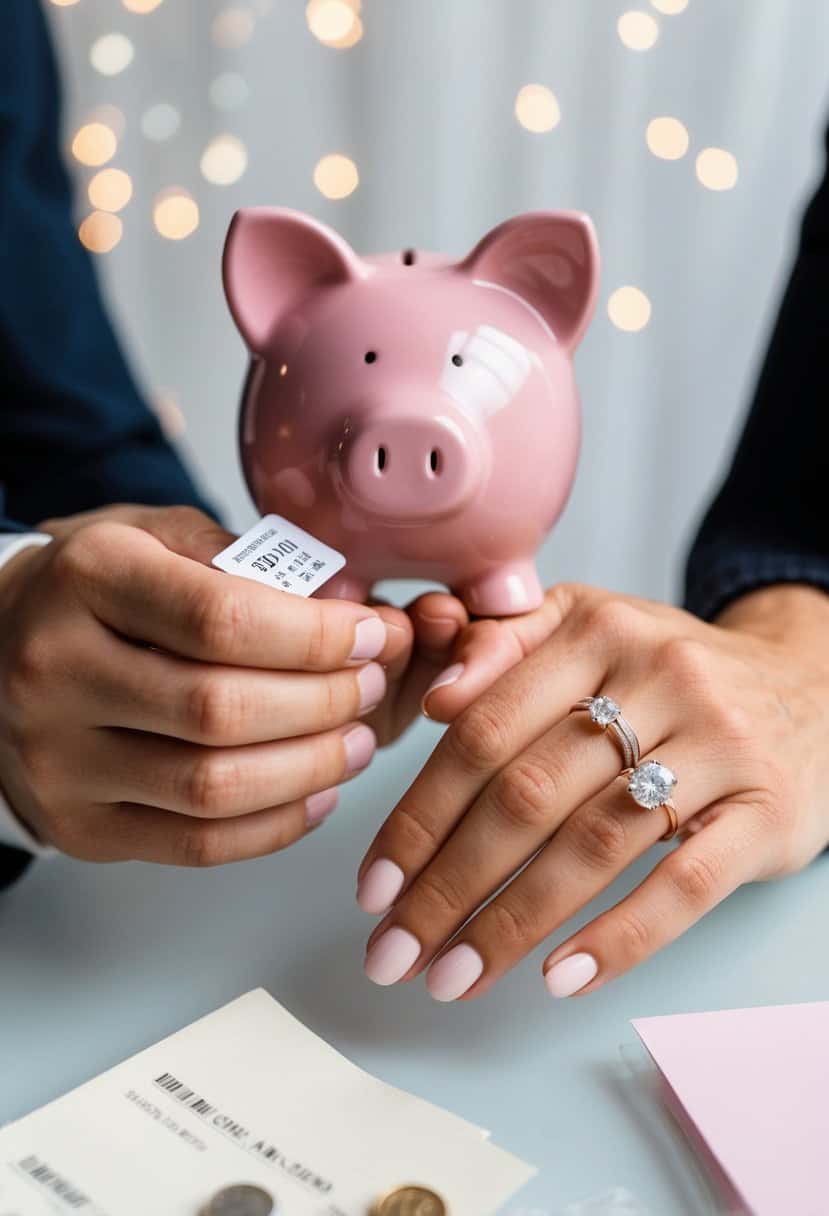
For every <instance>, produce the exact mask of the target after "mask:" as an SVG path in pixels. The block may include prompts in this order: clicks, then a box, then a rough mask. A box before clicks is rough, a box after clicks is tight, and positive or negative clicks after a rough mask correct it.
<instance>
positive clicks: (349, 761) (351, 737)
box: [343, 723, 377, 777]
mask: <svg viewBox="0 0 829 1216" xmlns="http://www.w3.org/2000/svg"><path fill="white" fill-rule="evenodd" d="M343 747H344V748H345V771H346V775H347V776H349V777H350V776H351V775H352V773H359V772H360V770H361V769H364V768H365V767H366V765H367V764H368V762H369V760H370V759H371V757H372V756H373V755H374V753H375V751H376V749H377V737H376V735H375V734H374V731H373V730H372V729H371V727H370V726H365V725H363V723H360V725H359V726H352V727H351V729H350V730H347V731H346V732H345V734H344V735H343Z"/></svg>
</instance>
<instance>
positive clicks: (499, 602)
mask: <svg viewBox="0 0 829 1216" xmlns="http://www.w3.org/2000/svg"><path fill="white" fill-rule="evenodd" d="M457 592H458V595H459V596H460V598H461V599H462V600H463V602H464V604H465V605H466V607H467V609H468V610H469V612H471V613H472V614H473V615H474V616H516V615H517V614H518V613H520V612H532V611H533V609H535V608H540V607H541V603H542V600H543V599H544V591H543V589H542V586H541V583H540V582H539V580H538V573H537V571H536V568H535V562H533V561H523V562H511V563H510V564H509V565H504V566H499V567H498V568H497V569H496V570H490V571H488V572H487V573H486V574H482V575H481V576H480V577H479V578H475V579H470V581H469V582H468V583H464V584H463V585H462V586H461V587H458V589H457Z"/></svg>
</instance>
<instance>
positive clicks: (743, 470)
mask: <svg viewBox="0 0 829 1216" xmlns="http://www.w3.org/2000/svg"><path fill="white" fill-rule="evenodd" d="M773 583H809V584H811V585H812V586H814V587H819V588H822V589H823V590H825V591H829V174H827V175H826V176H825V177H824V179H823V181H822V183H821V185H820V188H819V189H818V191H817V194H816V195H815V196H814V198H813V199H812V201H811V203H810V204H809V207H808V208H807V211H806V214H805V217H804V220H803V225H802V230H801V235H800V244H799V249H798V253H797V258H796V261H795V265H794V269H793V271H792V275H791V278H790V280H789V284H788V287H787V290H786V294H785V296H784V298H783V303H782V305H781V308H780V313H779V315H778V318H777V322H776V325H775V328H774V333H773V335H772V339H771V343H770V345H769V349H768V353H767V355H766V358H765V362H764V365H763V369H762V372H761V374H760V378H759V381H758V384H757V389H756V392H755V395H754V401H753V403H752V406H751V410H750V411H749V415H748V420H747V422H746V425H745V429H744V431H743V434H742V438H741V439H740V442H739V445H738V447H737V451H736V454H735V456H734V460H733V463H732V465H731V469H730V471H729V473H728V476H727V477H726V480H725V483H724V484H723V486H722V488H721V489H720V491H719V494H718V495H717V497H716V498H715V500H714V502H713V503H712V505H711V507H710V508H709V510H708V513H707V515H706V516H705V519H704V521H703V523H702V526H701V528H700V530H699V533H698V535H697V538H696V540H695V541H694V544H693V547H692V549H691V553H690V556H689V559H688V566H687V572H686V588H685V602H686V605H687V607H688V608H690V609H691V611H692V612H695V613H697V615H699V616H701V617H704V618H706V619H708V620H710V619H712V618H713V617H714V616H716V615H717V613H718V612H720V611H721V610H722V609H723V608H724V607H725V606H726V604H727V603H729V602H730V601H731V600H734V599H736V598H737V597H738V596H740V595H745V594H746V593H747V592H749V591H753V590H756V589H758V588H759V587H763V586H769V585H771V584H773Z"/></svg>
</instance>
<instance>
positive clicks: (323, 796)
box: [305, 788, 340, 828]
mask: <svg viewBox="0 0 829 1216" xmlns="http://www.w3.org/2000/svg"><path fill="white" fill-rule="evenodd" d="M339 800H340V792H339V790H337V789H336V788H332V789H330V790H320V792H319V793H318V794H311V796H310V798H306V799H305V816H306V820H307V823H308V827H309V828H312V827H314V825H315V824H317V823H322V821H323V819H327V818H328V816H329V815H330V814H331V812H332V811H333V810H334V807H335V806H336V805H337V803H338V802H339Z"/></svg>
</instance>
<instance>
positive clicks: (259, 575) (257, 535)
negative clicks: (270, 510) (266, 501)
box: [213, 515, 345, 596]
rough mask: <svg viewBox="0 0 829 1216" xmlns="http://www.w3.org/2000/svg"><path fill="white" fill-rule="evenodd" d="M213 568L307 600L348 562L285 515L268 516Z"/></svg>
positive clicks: (217, 559)
mask: <svg viewBox="0 0 829 1216" xmlns="http://www.w3.org/2000/svg"><path fill="white" fill-rule="evenodd" d="M213 565H214V566H218V568H219V569H220V570H226V571H227V572H228V574H238V575H240V577H241V578H251V579H253V580H254V581H255V582H257V583H264V584H265V586H266V587H277V588H278V589H279V590H280V591H287V592H289V593H290V594H291V595H304V596H307V595H313V593H314V592H315V591H316V590H317V588H319V587H321V586H322V585H323V583H327V582H328V580H329V579H330V578H333V576H334V575H335V574H336V573H337V572H338V571H339V570H342V568H343V566H344V565H345V558H344V557H343V555H342V553H338V552H337V550H336V549H332V548H331V547H330V546H329V545H326V544H324V543H323V541H321V540H317V538H316V537H315V536H311V534H310V533H309V532H305V531H303V529H302V528H298V527H297V525H296V524H292V523H291V522H290V520H288V519H283V518H282V516H281V515H265V516H263V518H262V519H260V520H259V522H258V523H257V524H254V526H253V527H252V528H249V529H248V530H247V532H245V533H244V535H243V536H240V537H239V538H238V540H235V541H234V542H233V544H232V545H228V547H227V548H226V549H223V550H222V552H221V553H217V554H216V556H215V557H214V558H213Z"/></svg>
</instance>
